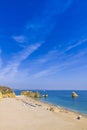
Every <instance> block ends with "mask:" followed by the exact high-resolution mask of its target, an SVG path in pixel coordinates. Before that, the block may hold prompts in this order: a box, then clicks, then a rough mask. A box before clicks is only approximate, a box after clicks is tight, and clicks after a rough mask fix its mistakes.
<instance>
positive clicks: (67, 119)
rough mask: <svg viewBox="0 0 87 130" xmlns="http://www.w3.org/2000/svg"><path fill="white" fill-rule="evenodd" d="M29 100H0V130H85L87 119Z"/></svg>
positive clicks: (23, 98)
mask: <svg viewBox="0 0 87 130" xmlns="http://www.w3.org/2000/svg"><path fill="white" fill-rule="evenodd" d="M78 116H79V115H78V113H74V112H70V111H68V110H64V109H63V108H61V107H54V106H51V105H49V104H45V103H42V102H39V101H35V100H33V99H31V98H26V97H24V96H18V97H16V98H4V99H1V100H0V130H87V117H85V116H80V119H77V117H78Z"/></svg>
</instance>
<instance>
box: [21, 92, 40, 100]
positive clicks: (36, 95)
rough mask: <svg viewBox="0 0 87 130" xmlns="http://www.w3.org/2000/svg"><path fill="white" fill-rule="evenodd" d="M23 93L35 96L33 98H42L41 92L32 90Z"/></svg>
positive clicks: (22, 93)
mask: <svg viewBox="0 0 87 130" xmlns="http://www.w3.org/2000/svg"><path fill="white" fill-rule="evenodd" d="M21 95H24V96H28V97H33V98H40V97H41V95H40V93H39V92H32V91H22V92H21Z"/></svg>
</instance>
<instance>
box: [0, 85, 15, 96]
mask: <svg viewBox="0 0 87 130" xmlns="http://www.w3.org/2000/svg"><path fill="white" fill-rule="evenodd" d="M7 97H12V98H13V97H15V93H14V92H13V90H12V89H11V88H9V87H5V86H0V98H7Z"/></svg>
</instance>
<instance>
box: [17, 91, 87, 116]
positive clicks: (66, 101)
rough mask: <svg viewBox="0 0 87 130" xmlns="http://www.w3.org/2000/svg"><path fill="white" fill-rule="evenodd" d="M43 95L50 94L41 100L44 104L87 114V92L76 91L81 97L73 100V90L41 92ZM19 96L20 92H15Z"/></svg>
mask: <svg viewBox="0 0 87 130" xmlns="http://www.w3.org/2000/svg"><path fill="white" fill-rule="evenodd" d="M39 92H40V93H41V95H43V94H45V93H46V94H48V97H47V98H41V99H40V100H41V101H43V102H47V103H51V104H53V105H59V106H62V107H64V108H67V109H70V110H73V111H76V112H80V113H82V114H87V91H75V92H76V93H77V94H78V95H79V97H78V98H75V99H73V98H72V97H71V93H72V91H71V90H68V91H66V90H46V91H45V92H44V91H39ZM15 93H16V94H17V95H19V94H20V90H15Z"/></svg>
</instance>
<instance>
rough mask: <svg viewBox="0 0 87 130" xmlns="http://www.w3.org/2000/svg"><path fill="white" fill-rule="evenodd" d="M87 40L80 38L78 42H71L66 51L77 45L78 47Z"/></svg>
mask: <svg viewBox="0 0 87 130" xmlns="http://www.w3.org/2000/svg"><path fill="white" fill-rule="evenodd" d="M85 42H87V39H82V40H80V41H78V42H76V43H74V44H71V45H70V46H68V47H67V49H66V51H69V50H71V49H73V48H75V47H78V46H80V45H82V44H84V43H85ZM86 44H87V43H86Z"/></svg>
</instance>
